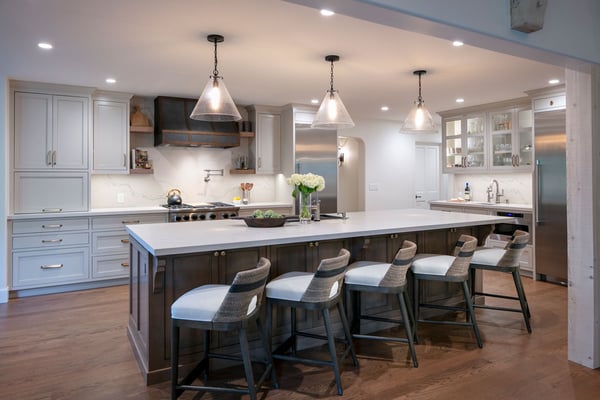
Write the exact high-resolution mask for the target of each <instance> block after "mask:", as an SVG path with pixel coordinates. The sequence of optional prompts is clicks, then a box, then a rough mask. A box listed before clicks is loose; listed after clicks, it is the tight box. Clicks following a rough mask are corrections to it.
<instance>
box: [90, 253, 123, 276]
mask: <svg viewBox="0 0 600 400" xmlns="http://www.w3.org/2000/svg"><path fill="white" fill-rule="evenodd" d="M127 276H129V253H126V254H116V255H110V256H97V257H92V278H95V279H96V278H121V277H127Z"/></svg>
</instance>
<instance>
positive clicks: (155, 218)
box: [92, 213, 167, 231]
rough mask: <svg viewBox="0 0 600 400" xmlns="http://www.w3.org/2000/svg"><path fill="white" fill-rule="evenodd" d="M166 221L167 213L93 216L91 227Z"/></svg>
mask: <svg viewBox="0 0 600 400" xmlns="http://www.w3.org/2000/svg"><path fill="white" fill-rule="evenodd" d="M161 222H167V214H166V213H164V214H133V215H116V216H110V217H93V218H92V229H94V230H97V229H113V230H115V229H122V230H123V231H124V230H125V225H129V224H154V223H161Z"/></svg>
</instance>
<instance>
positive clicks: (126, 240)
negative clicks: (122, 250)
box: [121, 239, 129, 244]
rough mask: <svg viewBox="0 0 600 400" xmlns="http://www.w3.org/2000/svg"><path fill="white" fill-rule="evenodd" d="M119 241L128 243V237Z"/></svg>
mask: <svg viewBox="0 0 600 400" xmlns="http://www.w3.org/2000/svg"><path fill="white" fill-rule="evenodd" d="M121 243H124V244H127V243H129V239H121Z"/></svg>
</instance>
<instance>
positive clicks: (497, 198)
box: [487, 179, 504, 204]
mask: <svg viewBox="0 0 600 400" xmlns="http://www.w3.org/2000/svg"><path fill="white" fill-rule="evenodd" d="M494 184H496V192H494ZM502 196H504V189H502V193H500V184H499V183H498V181H497V180H495V179H492V182H491V183H490V186H488V188H487V201H488V203H491V202H492V198H494V199H495V202H496V204H498V203H500V197H502Z"/></svg>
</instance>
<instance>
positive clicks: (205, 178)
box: [204, 169, 223, 183]
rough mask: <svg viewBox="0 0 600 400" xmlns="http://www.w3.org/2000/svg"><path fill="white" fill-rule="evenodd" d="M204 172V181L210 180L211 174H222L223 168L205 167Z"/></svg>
mask: <svg viewBox="0 0 600 400" xmlns="http://www.w3.org/2000/svg"><path fill="white" fill-rule="evenodd" d="M204 172H206V176H205V177H204V182H207V183H208V182H210V177H211V176H223V170H222V169H205V170H204Z"/></svg>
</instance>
